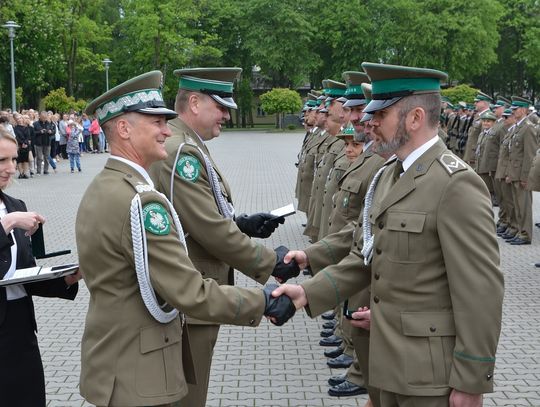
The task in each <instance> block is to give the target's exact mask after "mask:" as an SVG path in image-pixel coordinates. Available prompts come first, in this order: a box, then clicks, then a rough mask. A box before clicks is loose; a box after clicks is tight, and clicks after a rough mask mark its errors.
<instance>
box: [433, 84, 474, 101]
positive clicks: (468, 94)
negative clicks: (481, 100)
mask: <svg viewBox="0 0 540 407" xmlns="http://www.w3.org/2000/svg"><path fill="white" fill-rule="evenodd" d="M441 94H442V95H443V96H446V97H447V98H448V99H450V102H452V104H456V103H458V102H465V103H473V102H474V98H475V96H476V95H477V94H478V89H475V88H473V87H471V86H469V85H458V86H454V87H453V88H448V89H443V90H441Z"/></svg>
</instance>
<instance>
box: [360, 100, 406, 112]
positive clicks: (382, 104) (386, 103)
mask: <svg viewBox="0 0 540 407" xmlns="http://www.w3.org/2000/svg"><path fill="white" fill-rule="evenodd" d="M400 100H401V98H400V97H398V98H392V99H382V100H375V99H373V100H372V101H371V102H369V104H368V105H367V106H366V107H365V108H364V113H374V112H376V111H377V110H382V109H386V108H387V107H390V106H392V105H393V104H395V103H397V102H399V101H400Z"/></svg>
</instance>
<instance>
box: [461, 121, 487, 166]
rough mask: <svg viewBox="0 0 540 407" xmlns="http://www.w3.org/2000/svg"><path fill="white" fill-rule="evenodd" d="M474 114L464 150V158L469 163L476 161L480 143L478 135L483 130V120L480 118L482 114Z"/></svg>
mask: <svg viewBox="0 0 540 407" xmlns="http://www.w3.org/2000/svg"><path fill="white" fill-rule="evenodd" d="M482 113H484V112H481V113H479V114H478V115H475V116H474V119H473V122H472V125H471V127H470V129H469V132H468V136H467V144H466V145H465V150H464V152H463V160H464V161H465V162H467V163H471V162H474V161H475V158H476V157H475V154H476V146H477V144H478V137H479V136H480V133H481V132H482V120H480V114H482Z"/></svg>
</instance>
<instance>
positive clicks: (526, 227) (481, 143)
mask: <svg viewBox="0 0 540 407" xmlns="http://www.w3.org/2000/svg"><path fill="white" fill-rule="evenodd" d="M465 106H466V104H465V103H464V102H459V104H457V105H456V106H453V105H452V104H451V103H450V102H449V101H448V100H446V101H443V108H444V112H443V115H442V117H441V118H442V120H441V125H442V127H443V129H444V130H445V131H446V133H447V134H448V139H447V146H448V148H449V149H451V150H452V151H453V152H454V153H455V154H456V155H458V156H460V157H462V158H463V160H464V161H465V162H467V163H468V164H469V165H470V166H471V167H473V168H474V169H475V171H476V172H477V173H478V174H479V175H480V177H481V178H482V179H483V180H484V182H485V183H486V186H487V187H488V189H489V191H490V192H491V194H492V196H493V202H494V205H498V206H499V214H498V218H499V220H498V222H497V234H498V235H499V236H501V237H502V238H503V239H504V240H505V241H507V242H509V243H510V244H512V245H528V244H530V243H531V239H532V227H533V226H532V225H533V220H532V192H531V191H532V190H537V189H538V186H536V187H535V185H534V176H533V175H534V174H531V168H532V163H533V160H534V158H535V155H536V154H537V150H538V147H539V138H540V117H539V116H538V115H537V112H536V111H535V110H534V108H533V107H532V102H531V101H530V100H528V99H527V98H523V97H520V96H512V98H511V100H509V99H507V98H505V97H503V96H498V97H497V98H496V99H492V98H491V97H490V96H489V95H487V94H485V93H483V92H479V93H478V95H477V97H476V98H475V109H474V110H473V111H472V112H471V111H468V113H466V112H465V109H464V108H465ZM529 175H531V177H529ZM529 178H531V181H529Z"/></svg>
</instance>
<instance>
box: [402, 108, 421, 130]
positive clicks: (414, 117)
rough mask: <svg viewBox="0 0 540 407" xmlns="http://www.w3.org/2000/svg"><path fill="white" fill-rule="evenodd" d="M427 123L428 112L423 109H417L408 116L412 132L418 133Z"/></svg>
mask: <svg viewBox="0 0 540 407" xmlns="http://www.w3.org/2000/svg"><path fill="white" fill-rule="evenodd" d="M425 121H426V111H425V110H424V109H423V108H421V107H415V108H414V109H412V110H411V111H410V112H409V113H408V114H407V124H408V125H409V128H410V129H411V130H412V131H417V130H418V129H419V128H421V127H422V126H423V125H424V123H425Z"/></svg>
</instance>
